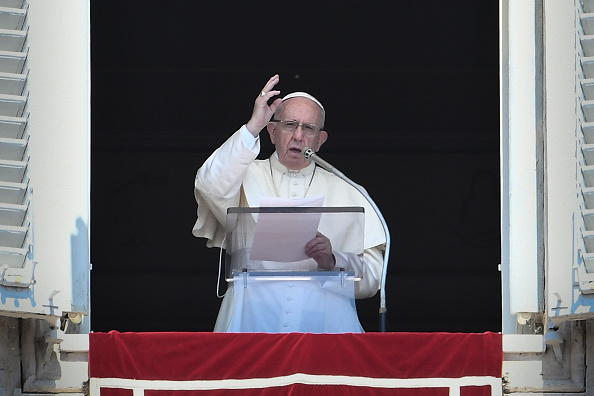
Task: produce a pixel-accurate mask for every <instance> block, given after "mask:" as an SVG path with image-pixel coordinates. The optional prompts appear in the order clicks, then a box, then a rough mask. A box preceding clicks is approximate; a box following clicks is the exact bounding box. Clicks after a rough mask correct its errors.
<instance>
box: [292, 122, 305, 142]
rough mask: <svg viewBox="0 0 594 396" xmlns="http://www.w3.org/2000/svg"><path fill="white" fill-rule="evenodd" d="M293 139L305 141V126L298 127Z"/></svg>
mask: <svg viewBox="0 0 594 396" xmlns="http://www.w3.org/2000/svg"><path fill="white" fill-rule="evenodd" d="M293 139H295V140H303V126H302V125H298V126H297V129H295V132H293Z"/></svg>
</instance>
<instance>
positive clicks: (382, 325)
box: [302, 147, 390, 333]
mask: <svg viewBox="0 0 594 396" xmlns="http://www.w3.org/2000/svg"><path fill="white" fill-rule="evenodd" d="M302 154H303V156H304V157H305V159H308V160H311V161H314V162H315V163H316V164H318V165H320V166H321V167H322V168H324V169H326V170H327V171H328V172H331V173H334V174H335V175H336V176H338V177H339V178H341V179H342V180H344V181H345V182H347V183H348V184H349V185H351V186H352V187H353V188H355V189H356V190H357V191H359V193H360V194H361V195H363V197H365V199H367V201H368V202H369V204H370V205H371V207H372V208H373V210H374V211H375V213H376V214H377V216H378V217H379V219H380V222H381V223H382V227H383V228H384V233H385V234H386V251H385V253H384V265H383V267H382V276H381V280H380V307H379V329H380V332H382V333H385V332H386V315H387V312H388V309H387V307H386V275H387V272H388V260H389V258H390V231H389V230H388V224H387V223H386V220H385V219H384V216H383V215H382V213H381V212H380V210H379V208H378V207H377V205H376V204H375V202H374V201H373V199H371V197H370V196H369V194H368V193H367V191H365V190H364V189H363V187H361V186H359V185H358V184H356V183H355V182H353V181H352V180H351V179H349V178H348V177H346V176H345V175H344V173H342V172H341V171H339V170H338V169H336V168H335V167H334V166H332V165H331V164H330V163H329V162H327V161H325V160H323V159H322V158H320V157H319V156H318V155H317V154H316V152H315V151H313V150H312V149H311V148H309V147H305V148H304V149H303V151H302Z"/></svg>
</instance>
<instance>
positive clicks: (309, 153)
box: [301, 147, 346, 180]
mask: <svg viewBox="0 0 594 396" xmlns="http://www.w3.org/2000/svg"><path fill="white" fill-rule="evenodd" d="M301 154H303V156H304V157H305V159H306V160H311V161H313V162H315V163H316V164H318V165H320V166H321V167H322V168H324V169H326V170H327V171H328V172H330V173H334V174H335V175H336V176H338V177H340V178H341V179H343V180H344V178H345V177H346V176H345V175H344V174H343V173H342V172H341V171H339V170H338V169H336V168H335V167H334V166H332V165H331V164H330V163H329V162H328V161H325V160H323V159H322V158H321V157H320V156H319V155H317V154H316V152H315V151H313V150H312V149H311V148H309V147H304V148H303V150H301Z"/></svg>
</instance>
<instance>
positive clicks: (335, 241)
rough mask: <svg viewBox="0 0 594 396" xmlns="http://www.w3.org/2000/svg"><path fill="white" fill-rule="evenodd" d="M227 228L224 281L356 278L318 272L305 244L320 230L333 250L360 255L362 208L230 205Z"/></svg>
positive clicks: (345, 273)
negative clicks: (327, 277) (239, 278)
mask: <svg viewBox="0 0 594 396" xmlns="http://www.w3.org/2000/svg"><path fill="white" fill-rule="evenodd" d="M226 229H227V240H226V247H225V251H226V255H225V279H226V280H227V282H233V281H234V278H235V277H236V276H237V275H241V276H242V277H243V276H246V275H247V276H258V277H265V278H270V277H275V278H277V280H278V279H279V278H286V277H290V278H292V279H293V280H298V279H302V278H308V279H309V278H310V277H312V276H340V277H344V276H349V277H354V273H353V272H352V271H349V269H348V268H340V267H338V268H336V269H334V270H330V271H328V270H319V269H318V266H317V263H316V262H315V261H314V260H313V259H311V258H308V257H307V256H306V255H305V253H304V251H305V245H306V244H307V242H309V241H310V240H312V239H313V238H314V237H315V236H316V232H320V233H322V234H324V235H325V236H326V237H328V239H329V240H330V242H331V244H332V250H333V251H338V252H342V253H349V254H353V255H357V256H359V257H362V256H363V237H364V229H365V213H364V209H363V208H362V207H259V208H245V207H237V208H236V207H234V208H229V209H228V210H227V228H226ZM353 280H356V279H354V278H353Z"/></svg>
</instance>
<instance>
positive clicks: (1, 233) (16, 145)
mask: <svg viewBox="0 0 594 396" xmlns="http://www.w3.org/2000/svg"><path fill="white" fill-rule="evenodd" d="M26 22H27V5H26V3H25V2H24V1H23V0H0V285H3V286H12V287H29V286H30V285H31V284H32V283H33V281H34V280H33V266H34V265H33V263H32V261H31V259H30V253H31V251H32V247H33V232H32V218H33V216H32V212H33V207H32V206H33V204H32V197H31V193H30V189H29V179H28V174H27V170H28V161H29V157H28V149H27V143H28V138H29V135H28V131H27V23H26Z"/></svg>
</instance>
